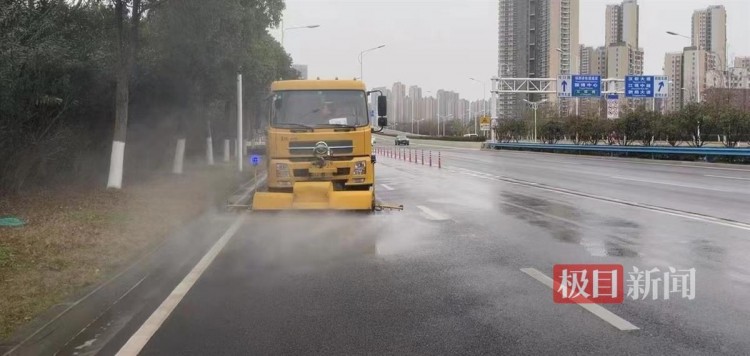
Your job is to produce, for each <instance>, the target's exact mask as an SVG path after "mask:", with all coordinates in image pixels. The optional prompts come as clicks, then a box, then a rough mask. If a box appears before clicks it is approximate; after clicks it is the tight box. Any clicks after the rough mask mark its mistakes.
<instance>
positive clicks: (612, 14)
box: [604, 0, 644, 79]
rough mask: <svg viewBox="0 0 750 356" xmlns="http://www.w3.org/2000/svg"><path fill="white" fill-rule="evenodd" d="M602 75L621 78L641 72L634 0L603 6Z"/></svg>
mask: <svg viewBox="0 0 750 356" xmlns="http://www.w3.org/2000/svg"><path fill="white" fill-rule="evenodd" d="M605 21H606V25H605V26H606V27H605V34H604V38H605V42H606V43H605V45H606V47H607V50H606V61H607V66H606V73H605V74H606V76H607V77H609V78H620V79H622V78H625V76H626V75H642V74H643V56H644V53H643V48H640V47H639V38H638V36H639V34H638V25H639V21H640V20H639V7H638V1H637V0H625V1H623V2H622V4H620V5H607V10H606V12H605Z"/></svg>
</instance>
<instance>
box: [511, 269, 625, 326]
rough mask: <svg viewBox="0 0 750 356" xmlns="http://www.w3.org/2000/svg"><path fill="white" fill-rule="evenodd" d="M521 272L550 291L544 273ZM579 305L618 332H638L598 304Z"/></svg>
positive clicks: (549, 281)
mask: <svg viewBox="0 0 750 356" xmlns="http://www.w3.org/2000/svg"><path fill="white" fill-rule="evenodd" d="M521 272H523V273H526V274H528V275H529V276H531V277H532V278H534V279H536V280H537V281H539V282H542V284H544V285H545V286H547V287H549V288H550V289H552V285H553V282H552V278H549V277H547V276H546V275H545V274H544V273H542V272H539V270H537V269H536V268H521ZM577 304H578V305H580V306H581V307H582V308H583V309H586V310H588V311H590V312H591V313H592V314H594V315H596V316H598V317H599V318H600V319H602V320H604V321H606V322H608V323H609V324H610V325H612V326H614V327H616V328H617V329H619V330H622V331H631V330H639V328H638V327H637V326H635V325H633V324H631V323H630V322H629V321H627V320H625V319H623V318H621V317H619V316H617V315H616V314H615V313H612V312H611V311H609V310H607V309H605V308H604V307H602V306H601V305H599V304H593V303H591V304H581V303H577Z"/></svg>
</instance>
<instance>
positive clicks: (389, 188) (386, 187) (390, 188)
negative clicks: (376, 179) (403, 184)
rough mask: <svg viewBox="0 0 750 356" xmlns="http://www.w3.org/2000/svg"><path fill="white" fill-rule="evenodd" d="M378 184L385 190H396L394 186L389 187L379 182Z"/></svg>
mask: <svg viewBox="0 0 750 356" xmlns="http://www.w3.org/2000/svg"><path fill="white" fill-rule="evenodd" d="M380 186H381V187H383V188H385V189H386V190H396V189H395V188H393V187H391V186H390V185H388V184H381V185H380Z"/></svg>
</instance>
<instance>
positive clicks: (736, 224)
mask: <svg viewBox="0 0 750 356" xmlns="http://www.w3.org/2000/svg"><path fill="white" fill-rule="evenodd" d="M462 170H463V171H467V172H472V171H470V170H466V169H462ZM486 179H493V180H497V181H501V182H507V183H510V184H517V185H521V186H526V187H533V188H536V189H542V190H546V191H550V192H555V193H558V194H565V195H570V196H574V197H579V198H586V199H591V200H598V201H604V202H608V203H611V204H618V205H626V206H631V207H635V208H641V209H646V210H650V211H655V212H659V213H662V214H667V215H671V216H677V217H680V218H685V219H690V220H696V221H702V222H706V223H710V224H716V225H721V226H726V227H731V228H736V229H741V230H746V231H750V224H748V223H744V222H740V221H734V220H728V219H724V218H718V217H715V216H708V215H701V214H698V213H692V212H687V211H680V210H675V209H671V208H664V207H659V206H654V205H648V204H643V203H638V202H634V201H627V200H622V199H617V198H611V197H606V196H601V195H595V194H588V193H583V192H578V191H574V190H569V189H565V188H558V187H552V186H547V185H543V184H541V183H536V182H529V181H523V180H519V179H515V178H508V177H497V178H489V177H486Z"/></svg>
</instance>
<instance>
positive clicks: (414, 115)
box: [406, 85, 423, 123]
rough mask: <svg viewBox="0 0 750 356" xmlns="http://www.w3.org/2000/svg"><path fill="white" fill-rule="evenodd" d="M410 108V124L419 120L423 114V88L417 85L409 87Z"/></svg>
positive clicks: (408, 112)
mask: <svg viewBox="0 0 750 356" xmlns="http://www.w3.org/2000/svg"><path fill="white" fill-rule="evenodd" d="M409 99H410V100H409V106H408V107H407V108H406V110H407V113H406V117H407V118H408V120H407V121H408V122H410V123H411V122H414V121H416V120H419V119H420V118H421V117H422V116H423V114H422V105H421V103H422V88H420V87H419V86H416V85H412V86H410V87H409Z"/></svg>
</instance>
